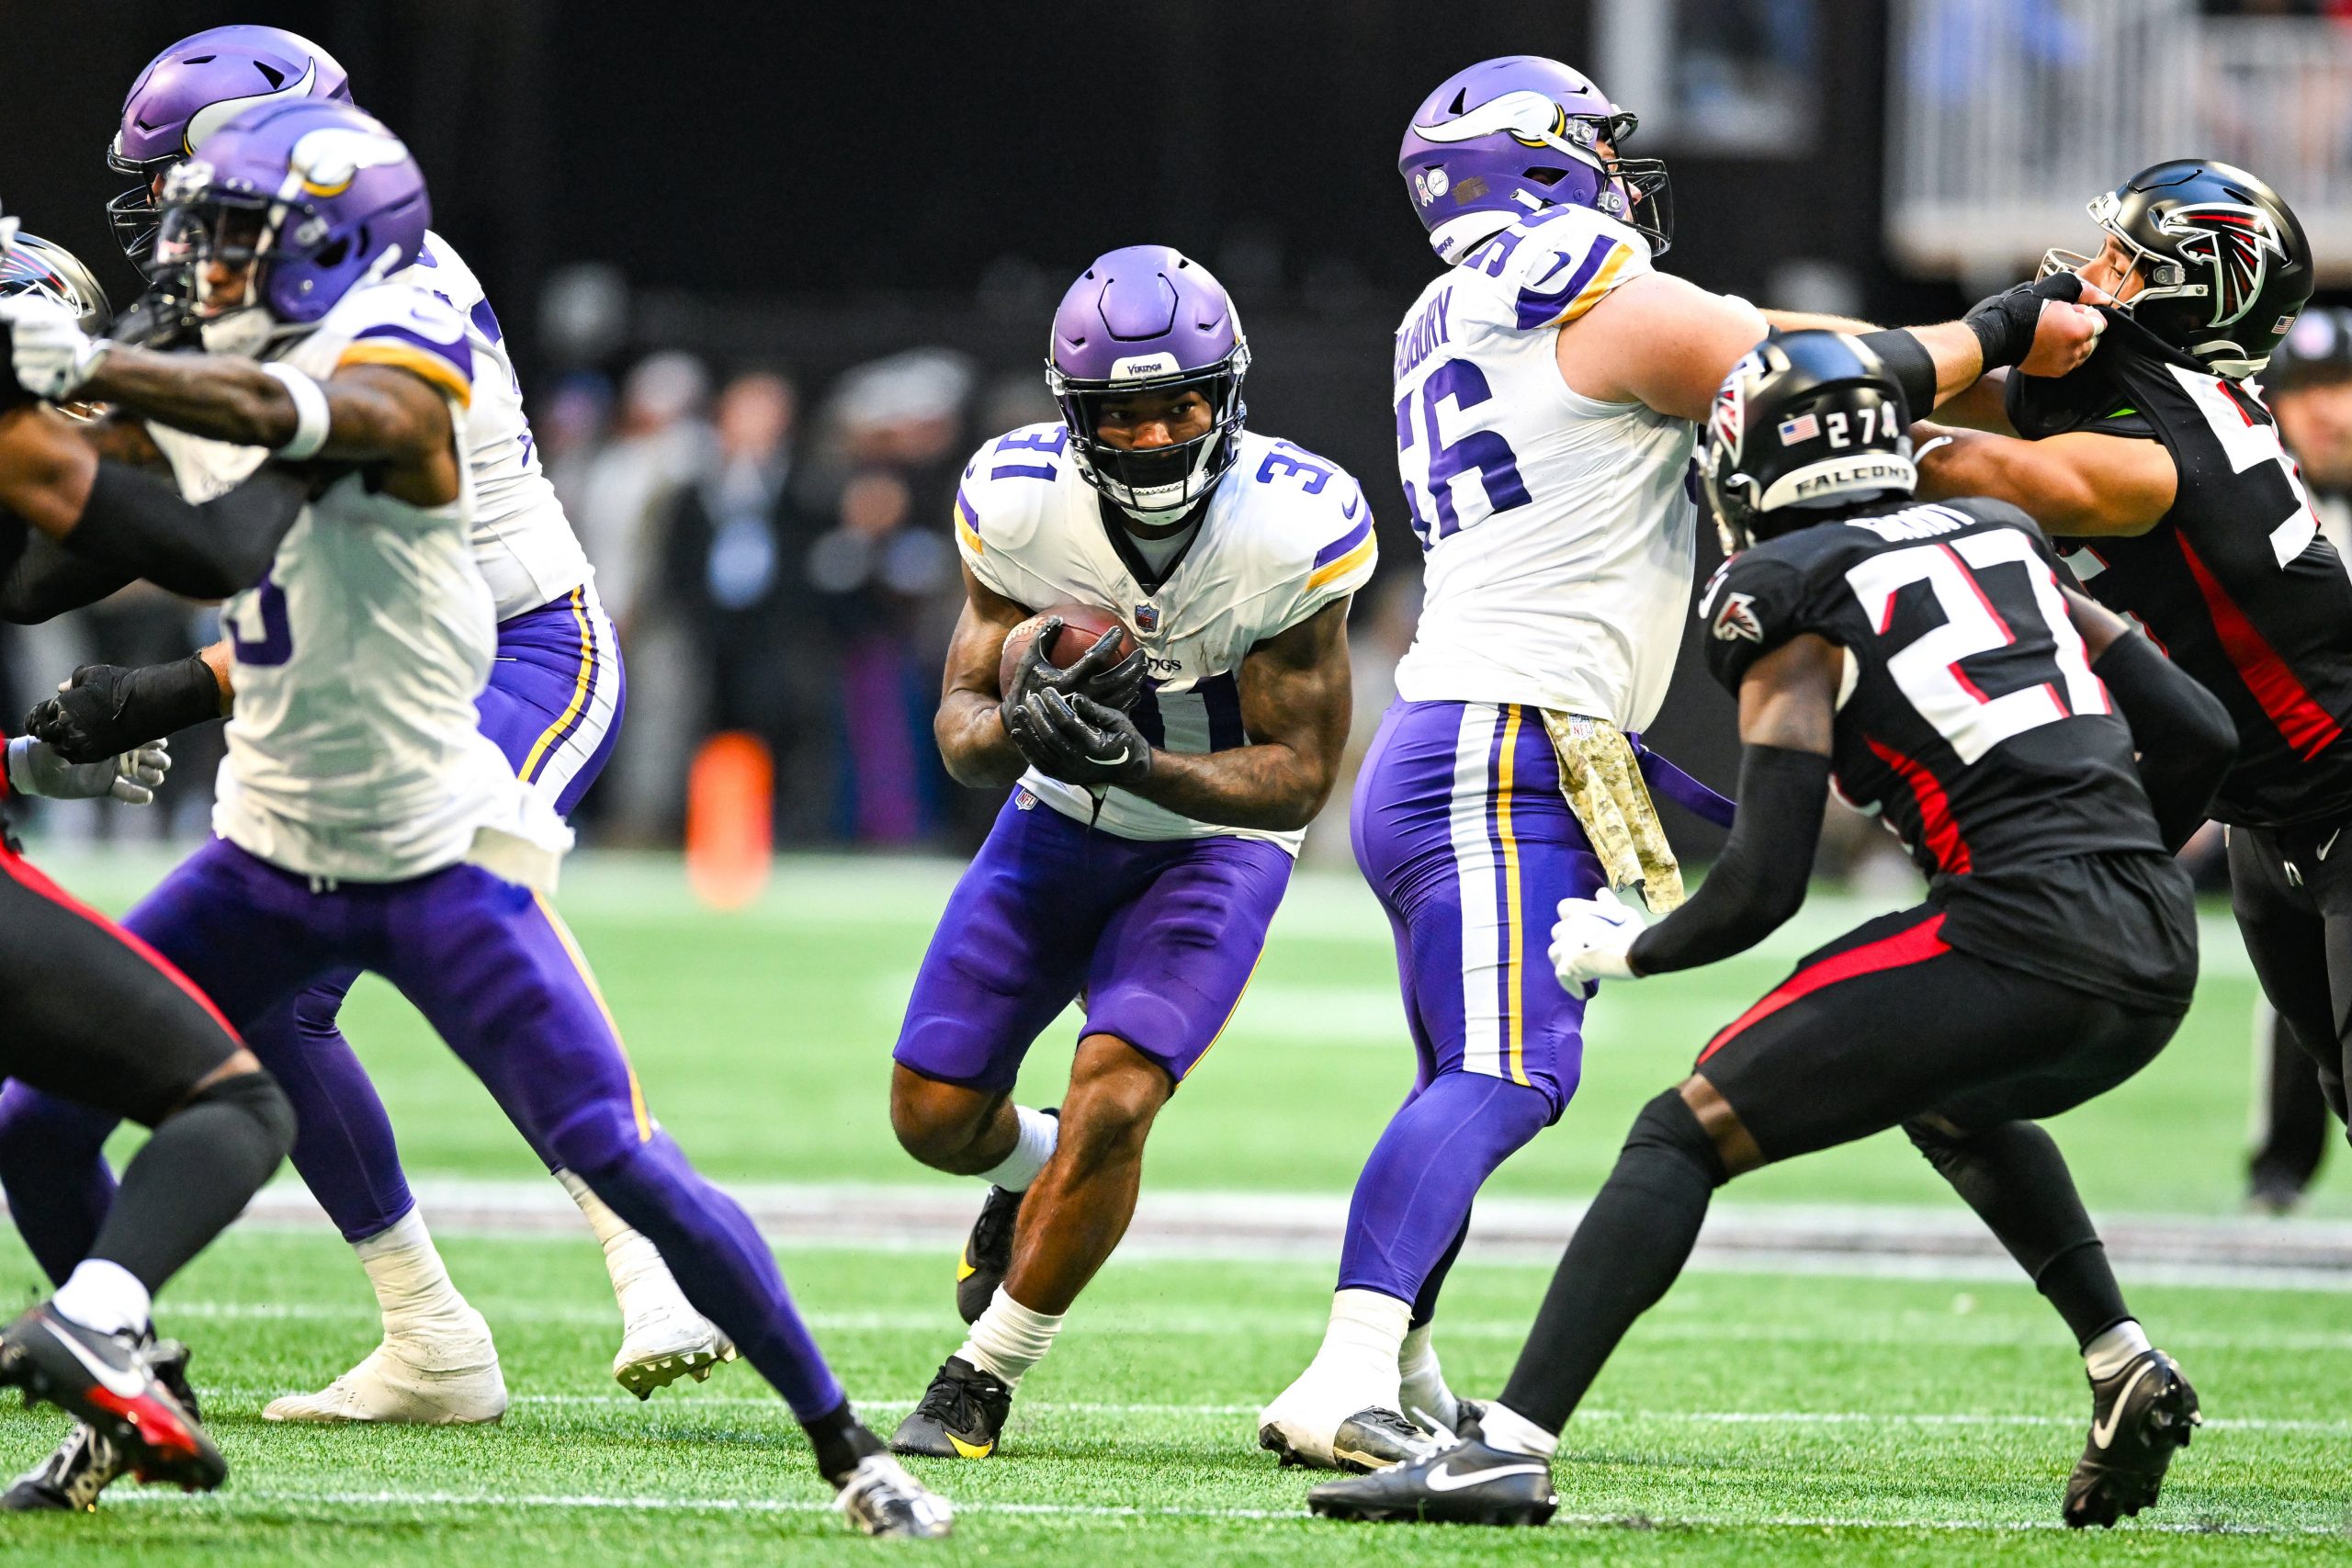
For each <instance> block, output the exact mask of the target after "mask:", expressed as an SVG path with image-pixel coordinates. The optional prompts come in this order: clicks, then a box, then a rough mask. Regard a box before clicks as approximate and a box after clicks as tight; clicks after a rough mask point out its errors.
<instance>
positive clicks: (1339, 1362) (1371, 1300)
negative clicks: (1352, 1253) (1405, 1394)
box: [1308, 1290, 1428, 1410]
mask: <svg viewBox="0 0 2352 1568" xmlns="http://www.w3.org/2000/svg"><path fill="white" fill-rule="evenodd" d="M1412 1317H1413V1309H1412V1307H1411V1305H1410V1304H1409V1303H1405V1302H1400V1301H1398V1300H1397V1298H1396V1297H1395V1296H1391V1295H1385V1294H1383V1293H1382V1292H1378V1291H1364V1290H1348V1291H1338V1292H1333V1293H1332V1296H1331V1321H1330V1322H1329V1324H1327V1325H1325V1326H1324V1329H1323V1346H1322V1348H1320V1349H1318V1350H1317V1351H1316V1352H1315V1363H1314V1365H1313V1366H1312V1367H1310V1368H1309V1369H1308V1372H1309V1374H1310V1375H1313V1376H1326V1375H1329V1376H1336V1377H1338V1378H1340V1379H1342V1380H1344V1382H1345V1384H1346V1386H1347V1387H1348V1388H1349V1389H1350V1390H1351V1391H1352V1390H1355V1389H1362V1390H1363V1398H1364V1403H1365V1404H1376V1405H1379V1406H1381V1407H1382V1408H1384V1409H1388V1410H1394V1409H1396V1408H1397V1358H1398V1354H1399V1352H1400V1351H1401V1349H1402V1348H1403V1346H1404V1343H1405V1330H1406V1326H1407V1325H1408V1324H1409V1323H1410V1322H1411V1321H1412ZM1422 1343H1423V1346H1424V1348H1426V1346H1427V1344H1428V1341H1427V1339H1426V1338H1424V1339H1423V1341H1422Z"/></svg>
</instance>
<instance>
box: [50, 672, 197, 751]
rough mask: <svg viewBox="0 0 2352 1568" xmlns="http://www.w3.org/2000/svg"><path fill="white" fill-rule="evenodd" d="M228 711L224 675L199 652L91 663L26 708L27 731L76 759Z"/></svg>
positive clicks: (131, 745)
mask: <svg viewBox="0 0 2352 1568" xmlns="http://www.w3.org/2000/svg"><path fill="white" fill-rule="evenodd" d="M219 717H220V680H219V679H218V678H217V677H216V676H215V675H214V674H213V673H212V667H211V666H210V665H209V664H207V663H205V662H204V658H203V656H202V655H201V654H194V653H192V654H190V655H188V656H187V658H186V659H182V660H175V661H174V662H172V663H170V664H148V665H142V666H141V667H140V668H139V669H136V670H126V669H124V668H123V667H122V666H121V665H119V664H85V665H83V666H82V667H81V668H80V669H78V670H76V671H74V678H73V679H72V680H71V681H69V682H66V683H65V684H64V686H62V688H60V689H59V691H58V694H57V695H55V696H53V697H51V698H50V699H49V700H48V701H47V702H45V703H42V704H40V705H38V706H36V707H35V708H34V709H33V711H32V712H31V713H29V714H27V715H26V716H25V733H26V734H28V735H30V736H32V737H33V738H34V739H37V740H45V741H47V742H49V744H50V745H51V746H52V747H55V748H56V750H57V753H58V755H60V756H61V757H63V758H64V759H65V760H66V761H69V762H103V761H107V760H108V759H109V758H113V757H119V756H120V755H121V754H122V753H123V752H125V751H131V750H137V749H138V748H140V747H141V746H143V745H145V744H146V743H147V742H148V741H150V740H160V739H163V738H164V736H166V735H173V734H176V733H177V732H179V731H180V730H183V729H186V728H188V727H189V726H190V725H195V724H202V723H203V722H204V721H205V720H206V719H209V718H219Z"/></svg>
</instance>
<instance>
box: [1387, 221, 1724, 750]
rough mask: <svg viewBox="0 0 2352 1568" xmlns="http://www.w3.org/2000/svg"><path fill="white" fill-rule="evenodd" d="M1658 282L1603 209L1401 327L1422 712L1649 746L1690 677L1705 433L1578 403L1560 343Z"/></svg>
mask: <svg viewBox="0 0 2352 1568" xmlns="http://www.w3.org/2000/svg"><path fill="white" fill-rule="evenodd" d="M1649 270H1650V253H1649V246H1648V244H1647V243H1646V242H1645V241H1644V240H1643V238H1642V236H1641V235H1640V234H1638V233H1636V232H1634V231H1633V230H1632V229H1629V228H1627V227H1626V226H1624V225H1623V224H1622V223H1619V222H1616V221H1615V220H1612V219H1610V218H1607V217H1604V216H1603V215H1601V214H1600V213H1598V212H1595V211H1593V210H1591V209H1589V208H1581V207H1554V208H1548V209H1545V210H1544V211H1543V212H1541V213H1538V214H1536V215H1534V216H1532V217H1531V218H1529V219H1527V220H1524V221H1522V222H1520V223H1517V224H1514V225H1512V226H1511V227H1510V228H1508V229H1505V230H1503V231H1501V232H1500V233H1498V234H1497V235H1495V236H1494V237H1493V238H1492V239H1490V240H1488V241H1487V242H1486V243H1484V244H1482V245H1480V246H1478V247H1477V248H1476V249H1475V250H1473V251H1471V252H1470V254H1467V255H1465V256H1464V257H1463V258H1462V261H1461V262H1460V264H1459V265H1456V266H1454V267H1453V270H1451V271H1449V272H1447V273H1445V274H1443V275H1442V276H1440V277H1439V278H1437V280H1436V281H1434V282H1432V283H1431V284H1430V286H1429V287H1428V288H1425V289H1423V290H1422V291H1421V297H1420V299H1419V300H1417V301H1416V302H1415V303H1414V305H1413V308H1412V309H1411V310H1409V311H1408V312H1407V313H1406V316H1405V321H1404V324H1403V325H1402V326H1401V327H1399V328H1398V329H1397V345H1396V386H1395V389H1394V391H1395V397H1394V400H1395V405H1396V413H1397V469H1398V471H1399V473H1400V475H1401V477H1402V478H1403V479H1404V485H1405V502H1406V505H1407V506H1408V508H1409V509H1410V511H1411V513H1412V522H1413V531H1414V533H1415V534H1417V535H1418V536H1419V537H1420V541H1421V548H1422V549H1423V550H1424V551H1425V552H1426V556H1425V558H1424V561H1423V572H1424V576H1425V578H1426V580H1427V593H1426V596H1425V599H1424V602H1423V604H1422V607H1421V621H1420V628H1419V635H1417V636H1416V637H1414V639H1413V646H1412V649H1411V650H1410V651H1409V652H1408V653H1407V654H1406V655H1405V658H1404V660H1403V661H1402V662H1401V663H1399V664H1398V665H1397V694H1398V695H1400V696H1402V697H1404V698H1406V699H1407V700H1408V701H1413V702H1482V703H1523V704H1527V705H1532V706H1535V707H1541V708H1548V709H1551V710H1552V711H1554V712H1556V713H1575V714H1583V715H1586V716H1589V717H1593V718H1602V719H1607V720H1608V721H1610V722H1611V723H1612V724H1614V725H1616V726H1617V727H1618V728H1621V729H1640V728H1645V726H1647V725H1648V723H1649V722H1650V720H1651V719H1652V718H1654V717H1655V716H1657V710H1658V706H1659V705H1660V704H1662V703H1663V702H1665V700H1666V689H1667V683H1668V681H1669V680H1670V679H1671V678H1672V676H1673V674H1674V659H1675V654H1676V652H1677V650H1678V649H1679V647H1680V644H1681V640H1682V616H1683V611H1684V608H1685V606H1687V605H1688V604H1690V603H1691V576H1692V573H1693V570H1694V566H1695V563H1696V559H1697V557H1696V555H1695V553H1694V546H1695V542H1696V536H1697V535H1696V528H1697V525H1696V518H1695V514H1694V513H1693V510H1692V508H1691V502H1690V499H1689V497H1688V495H1687V494H1686V493H1685V492H1684V489H1683V480H1684V476H1685V473H1686V472H1687V470H1688V468H1689V467H1690V462H1691V447H1692V445H1693V443H1694V440H1695V438H1696V433H1697V428H1698V427H1697V426H1696V425H1694V424H1692V423H1691V422H1690V421H1688V420H1682V419H1675V418H1673V417H1671V416H1669V415H1667V414H1662V413H1658V412H1656V411H1655V410H1652V409H1650V408H1648V407H1646V406H1645V405H1644V404H1641V403H1637V402H1635V403H1604V402H1599V401H1596V400H1593V399H1591V398H1587V397H1584V396H1581V395H1580V394H1578V393H1577V392H1575V391H1572V390H1571V389H1569V387H1568V385H1567V383H1566V381H1565V380H1563V379H1562V378H1561V376H1560V367H1559V364H1558V361H1557V358H1556V353H1557V343H1558V338H1559V329H1560V328H1561V327H1563V326H1565V325H1566V324H1568V323H1569V322H1571V321H1576V320H1577V319H1578V318H1579V317H1581V316H1583V315H1584V314H1585V312H1587V311H1588V310H1591V309H1592V308H1593V307H1594V306H1595V305H1597V304H1599V303H1600V301H1601V300H1602V299H1606V298H1607V297H1608V295H1609V293H1610V292H1611V290H1612V289H1615V288H1620V287H1622V286H1623V284H1625V283H1627V282H1630V281H1631V280H1632V279H1634V278H1636V277H1639V276H1642V275H1643V274H1645V273H1646V272H1648V271H1649Z"/></svg>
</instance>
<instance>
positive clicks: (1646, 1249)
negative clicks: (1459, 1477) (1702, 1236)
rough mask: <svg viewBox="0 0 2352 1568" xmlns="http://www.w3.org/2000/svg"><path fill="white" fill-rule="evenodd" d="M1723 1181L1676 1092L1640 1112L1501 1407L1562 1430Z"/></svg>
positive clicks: (1669, 1280)
mask: <svg viewBox="0 0 2352 1568" xmlns="http://www.w3.org/2000/svg"><path fill="white" fill-rule="evenodd" d="M1723 1181H1724V1168H1723V1163H1722V1161H1721V1160H1719V1159H1718V1158H1717V1157H1716V1156H1715V1149H1714V1145H1713V1143H1712V1142H1711V1141H1710V1140H1709V1139H1708V1136H1707V1134H1706V1132H1705V1130H1704V1129H1702V1127H1701V1126H1700V1125H1699V1119H1698V1117H1697V1116H1695V1115H1693V1114H1692V1113H1691V1108H1690V1107H1689V1106H1688V1105H1686V1104H1684V1103H1683V1100H1682V1096H1681V1095H1680V1094H1679V1093H1678V1092H1676V1091H1675V1090H1673V1089H1668V1090H1667V1091H1666V1092H1665V1093H1664V1094H1661V1095H1659V1096H1658V1097H1657V1099H1656V1100H1651V1101H1650V1102H1649V1103H1648V1104H1647V1105H1645V1106H1644V1107H1643V1108H1642V1113H1641V1115H1640V1117H1639V1118H1638V1119H1636V1120H1635V1121H1634V1130H1633V1132H1632V1133H1631V1134H1629V1135H1628V1136H1627V1137H1626V1139H1625V1147H1624V1149H1623V1152H1621V1153H1620V1154H1619V1155H1618V1156H1617V1168H1616V1169H1615V1170H1613V1171H1611V1173H1610V1176H1609V1180H1608V1182H1607V1183H1606V1184H1605V1185H1603V1186H1602V1188H1601V1189H1600V1192H1599V1193H1598V1194H1597V1195H1595V1197H1594V1198H1593V1200H1592V1207H1590V1208H1589V1209H1587V1210H1586V1211H1585V1215H1584V1223H1583V1224H1579V1225H1577V1234H1576V1235H1575V1236H1574V1237H1573V1238H1571V1239H1570V1241H1569V1242H1568V1250H1567V1253H1566V1256H1565V1257H1563V1258H1561V1259H1560V1267H1559V1268H1558V1269H1557V1270H1555V1272H1554V1273H1553V1275H1552V1285H1551V1288H1550V1289H1549V1290H1547V1291H1546V1292H1544V1305H1543V1307H1542V1309H1541V1310H1540V1311H1538V1312H1537V1313H1536V1314H1535V1328H1534V1331H1533V1332H1532V1333H1531V1334H1529V1336H1528V1337H1527V1345H1526V1348H1523V1349H1522V1350H1521V1351H1520V1353H1519V1365H1518V1366H1517V1367H1515V1368H1513V1369H1512V1371H1511V1374H1510V1383H1509V1384H1507V1385H1506V1386H1505V1387H1504V1389H1503V1393H1502V1401H1503V1403H1504V1404H1508V1405H1510V1407H1511V1409H1513V1410H1515V1411H1517V1412H1518V1413H1519V1414H1520V1415H1521V1416H1526V1417H1527V1418H1528V1419H1529V1420H1531V1421H1532V1422H1534V1423H1535V1424H1536V1425H1537V1426H1539V1427H1544V1429H1545V1430H1546V1431H1552V1432H1556V1431H1558V1430H1559V1429H1560V1428H1561V1427H1565V1426H1566V1425H1567V1421H1568V1417H1569V1416H1571V1415H1573V1414H1575V1412H1576V1407H1577V1404H1579V1403H1581V1402H1582V1401H1583V1399H1584V1396H1585V1393H1586V1391H1587V1390H1589V1388H1591V1387H1592V1380H1593V1379H1595V1378H1597V1377H1599V1376H1600V1369H1601V1368H1602V1367H1603V1366H1604V1365H1606V1364H1607V1363H1608V1360H1609V1358H1610V1356H1611V1354H1613V1353H1614V1352H1615V1350H1616V1348H1617V1342H1618V1341H1619V1340H1621V1339H1623V1338H1624V1337H1625V1331H1626V1330H1627V1329H1629V1328H1631V1327H1633V1326H1634V1319H1636V1318H1638V1317H1640V1316H1641V1315H1642V1314H1644V1313H1645V1312H1647V1311H1649V1309H1650V1308H1651V1307H1653V1306H1655V1305H1656V1304H1657V1301H1658V1298H1659V1297H1661V1296H1663V1295H1665V1294H1666V1292H1667V1288H1668V1286H1670V1285H1672V1284H1673V1283H1674V1281H1675V1279H1676V1277H1677V1276H1679V1274H1680V1273H1681V1272H1682V1266H1683V1264H1684V1263H1686V1262H1688V1261H1689V1260H1690V1258H1691V1247H1692V1246H1694V1245H1695V1244H1696V1243H1697V1241H1698V1239H1699V1227H1700V1225H1701V1224H1702V1223H1704V1222H1705V1220H1706V1217H1707V1205H1708V1203H1709V1202H1710V1201H1713V1197H1714V1191H1715V1189H1716V1188H1717V1187H1719V1186H1721V1185H1722V1184H1723Z"/></svg>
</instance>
